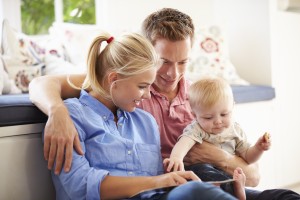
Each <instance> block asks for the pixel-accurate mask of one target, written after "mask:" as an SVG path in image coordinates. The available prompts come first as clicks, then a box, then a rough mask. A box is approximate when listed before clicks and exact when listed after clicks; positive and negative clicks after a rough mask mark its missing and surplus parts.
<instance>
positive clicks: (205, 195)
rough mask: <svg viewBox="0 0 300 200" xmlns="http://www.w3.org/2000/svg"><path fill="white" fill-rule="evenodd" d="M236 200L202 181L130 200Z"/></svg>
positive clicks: (191, 182)
mask: <svg viewBox="0 0 300 200" xmlns="http://www.w3.org/2000/svg"><path fill="white" fill-rule="evenodd" d="M138 199H145V200H183V199H184V200H197V199H198V200H201V199H203V200H220V199H222V200H236V198H235V197H233V196H231V195H230V194H228V193H226V192H224V191H223V190H221V189H220V188H219V187H216V186H214V185H212V184H210V183H204V182H200V181H190V182H187V183H185V184H182V185H179V186H177V187H175V188H173V189H172V190H170V191H167V192H165V193H163V194H162V193H161V194H159V193H156V194H153V195H151V196H150V197H146V196H144V195H137V196H135V197H134V198H131V199H130V200H138Z"/></svg>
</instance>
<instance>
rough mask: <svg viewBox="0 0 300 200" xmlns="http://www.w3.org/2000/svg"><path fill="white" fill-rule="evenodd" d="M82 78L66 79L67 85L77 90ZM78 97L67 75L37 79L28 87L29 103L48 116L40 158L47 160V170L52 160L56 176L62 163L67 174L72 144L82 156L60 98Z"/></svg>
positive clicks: (72, 77) (73, 129) (77, 92)
mask: <svg viewBox="0 0 300 200" xmlns="http://www.w3.org/2000/svg"><path fill="white" fill-rule="evenodd" d="M84 78H85V75H84V74H81V75H71V76H70V80H71V82H72V83H73V84H74V85H76V86H78V87H80V85H81V84H82V82H83V80H84ZM79 94H80V90H77V89H74V88H72V87H71V86H70V85H69V83H68V81H67V75H57V76H42V77H38V78H35V79H33V80H32V81H31V83H30V85H29V95H30V100H31V101H32V102H33V103H34V104H35V105H36V106H37V107H38V108H39V109H40V110H41V111H43V112H44V113H45V114H46V115H48V121H47V123H46V126H45V137H44V157H45V159H46V160H48V168H49V169H51V168H52V166H53V163H54V160H55V159H56V167H55V173H56V174H59V173H60V171H61V168H62V164H63V163H64V169H65V171H69V169H70V167H71V163H72V151H73V145H74V148H75V149H76V151H77V152H78V153H79V154H83V151H82V148H81V145H80V142H79V139H78V134H77V131H76V129H75V126H74V124H73V122H72V120H71V118H70V116H69V113H68V110H67V108H66V107H65V105H64V103H63V100H62V98H64V99H65V98H69V97H78V96H79ZM73 142H74V144H73ZM64 153H65V155H64ZM64 157H65V162H64Z"/></svg>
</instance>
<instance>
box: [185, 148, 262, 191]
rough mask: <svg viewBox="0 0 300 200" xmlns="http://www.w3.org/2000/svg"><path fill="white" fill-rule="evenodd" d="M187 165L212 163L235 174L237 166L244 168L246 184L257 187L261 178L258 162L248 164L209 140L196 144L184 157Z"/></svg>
mask: <svg viewBox="0 0 300 200" xmlns="http://www.w3.org/2000/svg"><path fill="white" fill-rule="evenodd" d="M184 162H185V164H186V165H191V164H195V163H199V162H201V163H210V164H212V165H214V166H216V167H218V168H220V169H222V170H223V171H225V172H227V173H229V174H231V175H232V174H233V171H234V169H235V168H237V167H240V168H242V169H243V171H244V173H245V175H246V177H247V179H246V186H251V187H255V186H257V185H258V183H259V180H260V175H259V170H258V164H257V163H253V164H248V163H247V162H246V161H245V160H243V159H242V158H241V157H238V156H235V155H231V154H230V153H228V152H226V151H224V150H222V149H220V148H218V147H216V146H214V145H212V144H209V143H207V142H203V143H202V144H195V145H194V147H193V148H192V149H191V150H190V151H189V152H188V154H187V156H186V157H185V159H184Z"/></svg>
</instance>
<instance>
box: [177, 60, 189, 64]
mask: <svg viewBox="0 0 300 200" xmlns="http://www.w3.org/2000/svg"><path fill="white" fill-rule="evenodd" d="M187 63H188V61H182V62H179V63H178V64H179V65H186V64H187Z"/></svg>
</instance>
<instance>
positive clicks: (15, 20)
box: [0, 0, 108, 31]
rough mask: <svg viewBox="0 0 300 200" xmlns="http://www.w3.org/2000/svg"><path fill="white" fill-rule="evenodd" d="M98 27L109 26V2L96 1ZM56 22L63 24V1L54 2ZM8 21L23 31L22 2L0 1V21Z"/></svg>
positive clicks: (103, 0)
mask: <svg viewBox="0 0 300 200" xmlns="http://www.w3.org/2000/svg"><path fill="white" fill-rule="evenodd" d="M94 1H95V9H96V11H95V14H96V16H95V17H96V25H100V26H102V27H105V26H106V25H107V24H106V22H107V20H105V19H106V18H107V17H106V16H107V10H108V9H107V2H108V0H94ZM54 12H55V21H56V22H63V0H54ZM4 18H5V19H8V21H9V23H10V25H11V26H12V27H14V28H15V29H16V30H17V31H21V30H22V24H21V0H0V20H1V22H2V20H3V19H4Z"/></svg>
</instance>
